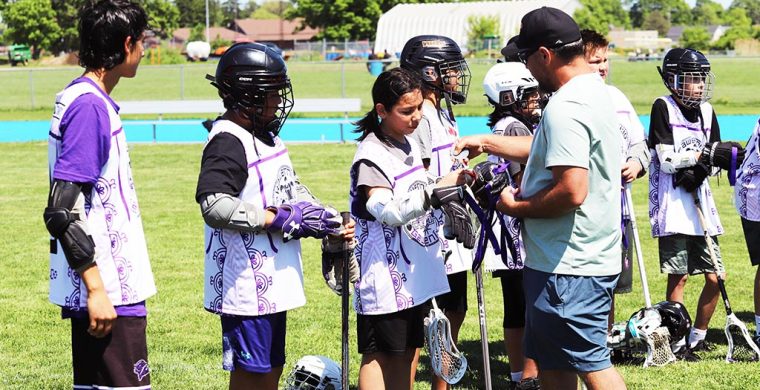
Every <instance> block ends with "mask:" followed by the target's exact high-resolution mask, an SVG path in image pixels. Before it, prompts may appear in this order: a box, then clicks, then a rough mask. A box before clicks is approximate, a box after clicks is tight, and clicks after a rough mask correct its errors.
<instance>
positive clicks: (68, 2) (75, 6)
mask: <svg viewBox="0 0 760 390" xmlns="http://www.w3.org/2000/svg"><path fill="white" fill-rule="evenodd" d="M50 3H51V5H52V7H53V11H55V20H56V24H58V27H59V28H60V29H61V35H60V37H59V39H58V40H56V41H54V42H51V45H50V47H49V48H48V49H50V50H51V51H53V52H54V53H59V52H69V51H76V50H79V31H78V30H77V22H78V20H79V9H80V8H82V6H83V5H84V3H85V1H84V0H52V1H51V2H50Z"/></svg>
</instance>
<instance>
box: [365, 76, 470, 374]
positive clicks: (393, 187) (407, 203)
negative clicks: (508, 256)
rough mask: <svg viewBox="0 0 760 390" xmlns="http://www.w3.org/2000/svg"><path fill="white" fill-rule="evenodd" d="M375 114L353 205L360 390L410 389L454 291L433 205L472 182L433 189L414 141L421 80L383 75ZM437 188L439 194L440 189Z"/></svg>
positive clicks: (451, 180) (375, 92)
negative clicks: (429, 317) (430, 324)
mask: <svg viewBox="0 0 760 390" xmlns="http://www.w3.org/2000/svg"><path fill="white" fill-rule="evenodd" d="M372 99H373V102H374V107H373V109H372V110H371V111H370V112H368V113H367V115H366V116H365V117H364V118H363V119H362V120H360V121H358V122H357V127H358V128H357V132H359V133H361V136H360V137H359V140H360V141H361V142H360V143H359V147H358V149H357V151H356V155H355V156H354V160H353V163H352V166H351V189H350V204H351V214H352V215H353V218H354V219H355V220H356V236H357V237H358V238H359V240H358V245H357V247H356V249H355V254H356V258H357V260H358V262H359V264H360V277H359V280H358V281H357V282H356V283H355V285H354V289H355V291H356V294H355V301H354V307H355V309H356V312H357V337H358V349H359V352H360V353H361V354H362V355H363V356H362V365H361V368H360V371H359V388H360V389H403V388H407V389H408V388H409V387H410V385H411V384H412V383H413V382H414V372H415V370H416V367H417V359H418V357H419V348H421V347H422V345H423V343H424V325H423V320H424V318H425V315H426V314H427V313H428V310H429V308H430V307H429V304H428V302H429V300H430V299H431V298H433V297H435V296H437V295H440V294H442V293H445V292H447V291H449V285H448V282H447V280H446V271H445V269H444V259H443V254H442V253H441V250H440V246H441V239H440V236H439V235H438V222H437V219H436V218H435V217H434V216H433V214H432V210H431V203H433V204H436V201H437V200H438V199H440V197H439V194H440V193H439V192H438V191H441V190H447V189H452V188H456V186H454V185H459V184H462V183H464V178H463V177H462V171H461V170H456V171H453V172H451V173H449V174H447V175H446V176H444V177H443V178H442V179H441V180H440V181H439V182H438V183H437V184H435V185H430V184H429V183H428V179H427V175H426V173H425V169H424V167H423V165H422V159H421V157H420V152H419V147H418V145H417V143H416V142H414V141H413V140H412V139H411V138H410V137H409V135H410V134H411V133H412V132H413V131H414V130H415V129H416V128H417V125H418V124H419V121H420V117H421V116H422V111H421V110H422V101H423V99H422V90H421V85H420V81H419V80H418V78H417V76H416V75H414V74H413V73H411V72H409V71H407V70H404V69H400V68H396V69H392V70H390V71H387V72H383V73H382V74H381V75H380V76H378V78H377V80H376V81H375V84H374V86H373V88H372ZM433 187H435V188H433Z"/></svg>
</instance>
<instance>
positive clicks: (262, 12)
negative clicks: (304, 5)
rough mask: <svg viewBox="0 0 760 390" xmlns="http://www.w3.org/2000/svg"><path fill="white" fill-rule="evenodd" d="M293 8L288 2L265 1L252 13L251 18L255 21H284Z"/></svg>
mask: <svg viewBox="0 0 760 390" xmlns="http://www.w3.org/2000/svg"><path fill="white" fill-rule="evenodd" d="M291 8H293V4H291V3H290V2H288V1H265V2H264V3H263V4H261V6H260V7H259V8H257V9H256V10H255V11H254V12H253V13H251V17H252V18H254V19H284V18H285V15H286V14H287V12H288V11H289V10H290V9H291Z"/></svg>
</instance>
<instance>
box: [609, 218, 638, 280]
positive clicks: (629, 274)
mask: <svg viewBox="0 0 760 390" xmlns="http://www.w3.org/2000/svg"><path fill="white" fill-rule="evenodd" d="M625 236H626V238H627V239H628V248H626V247H625V246H622V245H621V248H620V249H621V250H622V252H623V255H622V256H621V258H620V261H621V268H620V269H621V271H620V277H619V278H618V281H617V285H616V286H615V290H614V292H615V294H627V293H629V292H631V291H632V290H633V259H634V257H633V256H634V255H633V249H634V246H635V244H634V243H633V229H632V228H631V223H630V222H629V223H626V224H625Z"/></svg>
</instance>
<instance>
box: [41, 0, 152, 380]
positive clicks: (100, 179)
mask: <svg viewBox="0 0 760 390" xmlns="http://www.w3.org/2000/svg"><path fill="white" fill-rule="evenodd" d="M147 27H148V16H147V15H146V13H145V11H144V10H143V9H142V8H141V7H140V6H139V5H138V4H135V3H132V2H129V1H125V0H104V1H100V2H98V3H97V4H89V5H87V6H86V7H84V8H83V9H82V12H81V13H80V19H79V25H78V29H79V40H80V51H79V64H80V65H81V66H82V67H84V68H85V71H84V74H83V75H82V76H80V77H79V78H77V79H75V80H74V81H72V82H71V83H70V84H69V85H68V86H67V87H66V88H65V89H64V90H63V91H62V92H60V93H59V94H58V95H57V96H56V104H55V112H54V114H53V120H52V121H51V124H50V139H49V166H50V182H51V186H50V196H49V198H48V205H47V208H46V209H45V213H44V218H45V225H46V227H47V228H48V231H49V232H50V234H51V236H52V237H53V239H52V240H51V245H50V273H49V274H50V301H51V302H53V303H55V304H56V305H59V306H61V308H62V314H63V318H67V319H70V320H71V349H72V354H71V355H72V363H73V372H74V388H76V389H92V388H108V389H126V388H129V389H149V388H150V385H151V383H150V382H151V381H150V368H149V366H148V348H147V343H146V338H145V332H146V327H147V308H146V304H145V301H146V299H148V298H149V297H150V296H152V295H153V294H155V293H156V286H155V284H154V282H153V273H152V272H151V267H150V262H149V260H148V249H147V246H146V243H145V236H144V234H143V227H142V219H141V215H140V208H139V206H138V203H137V193H136V192H135V186H134V182H133V181H132V170H131V167H130V159H129V152H128V151H127V141H126V138H125V135H124V131H123V130H122V126H121V118H120V117H119V113H118V110H119V106H118V105H117V104H116V103H115V102H114V101H113V100H112V99H111V97H110V94H111V92H112V91H113V89H114V88H115V87H116V84H117V83H118V82H119V80H120V79H121V78H122V77H127V78H131V77H134V76H135V74H136V73H137V67H138V65H139V63H140V59H141V58H142V56H143V38H144V32H145V30H146V29H147Z"/></svg>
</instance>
